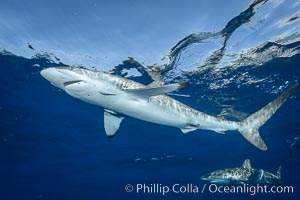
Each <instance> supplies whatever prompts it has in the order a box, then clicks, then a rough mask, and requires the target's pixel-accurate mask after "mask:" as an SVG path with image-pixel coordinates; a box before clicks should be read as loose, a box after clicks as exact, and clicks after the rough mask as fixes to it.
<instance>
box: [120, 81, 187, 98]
mask: <svg viewBox="0 0 300 200" xmlns="http://www.w3.org/2000/svg"><path fill="white" fill-rule="evenodd" d="M187 85H188V83H187V82H183V83H173V84H169V85H162V86H156V87H152V86H150V87H149V86H147V87H144V88H138V89H127V90H125V91H126V92H128V93H130V94H133V95H137V96H139V97H144V98H149V97H152V96H156V95H161V94H165V93H168V92H173V91H175V90H179V89H181V88H183V87H185V86H187Z"/></svg>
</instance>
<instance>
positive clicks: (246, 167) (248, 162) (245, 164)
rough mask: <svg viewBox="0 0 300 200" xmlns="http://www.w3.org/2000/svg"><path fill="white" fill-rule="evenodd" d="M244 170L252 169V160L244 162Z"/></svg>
mask: <svg viewBox="0 0 300 200" xmlns="http://www.w3.org/2000/svg"><path fill="white" fill-rule="evenodd" d="M242 167H243V168H245V169H251V168H252V167H251V163H250V160H249V159H246V160H245V161H244V162H243V165H242Z"/></svg>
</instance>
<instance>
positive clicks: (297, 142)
mask: <svg viewBox="0 0 300 200" xmlns="http://www.w3.org/2000/svg"><path fill="white" fill-rule="evenodd" d="M295 148H300V133H298V136H297V137H295V138H294V141H293V142H292V144H291V145H290V149H295Z"/></svg>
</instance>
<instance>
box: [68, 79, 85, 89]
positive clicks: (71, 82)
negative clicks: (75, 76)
mask: <svg viewBox="0 0 300 200" xmlns="http://www.w3.org/2000/svg"><path fill="white" fill-rule="evenodd" d="M82 81H83V80H74V81H67V82H64V87H67V86H69V85H72V84H75V83H79V82H82Z"/></svg>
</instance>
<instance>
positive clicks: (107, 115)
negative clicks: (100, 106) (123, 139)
mask: <svg viewBox="0 0 300 200" xmlns="http://www.w3.org/2000/svg"><path fill="white" fill-rule="evenodd" d="M123 119H124V117H123V116H120V115H118V114H117V113H115V112H113V111H111V110H107V109H105V110H104V129H105V132H106V135H107V136H108V137H110V138H111V137H113V136H115V134H116V132H117V130H118V129H119V127H120V124H121V122H122V120H123Z"/></svg>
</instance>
